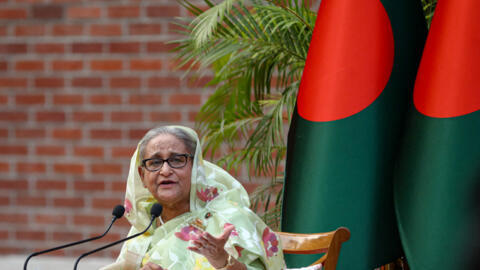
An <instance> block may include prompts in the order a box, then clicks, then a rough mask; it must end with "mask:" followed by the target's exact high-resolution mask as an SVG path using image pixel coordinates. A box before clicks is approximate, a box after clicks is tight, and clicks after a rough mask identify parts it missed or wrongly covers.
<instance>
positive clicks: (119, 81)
mask: <svg viewBox="0 0 480 270" xmlns="http://www.w3.org/2000/svg"><path fill="white" fill-rule="evenodd" d="M140 84H141V80H140V78H138V77H118V78H115V77H114V78H111V79H110V87H111V88H139V87H140Z"/></svg>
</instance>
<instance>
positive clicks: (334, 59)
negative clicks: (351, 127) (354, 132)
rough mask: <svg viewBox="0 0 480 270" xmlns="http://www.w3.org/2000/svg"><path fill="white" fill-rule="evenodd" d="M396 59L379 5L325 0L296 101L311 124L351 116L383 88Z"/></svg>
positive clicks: (386, 22) (390, 34)
mask: <svg viewBox="0 0 480 270" xmlns="http://www.w3.org/2000/svg"><path fill="white" fill-rule="evenodd" d="M393 59H394V40H393V32H392V28H391V25H390V20H389V18H388V15H387V13H386V11H385V9H384V7H383V5H382V3H381V2H380V1H379V0H369V1H347V0H323V1H322V2H321V6H320V8H319V11H318V17H317V21H316V23H315V29H314V31H313V36H312V40H311V43H310V48H309V51H308V57H307V61H306V63H305V69H304V71H303V75H302V80H301V82H300V89H299V93H298V98H297V109H298V113H299V115H300V116H301V117H302V118H304V119H307V120H310V121H317V122H320V121H333V120H338V119H342V118H346V117H349V116H352V115H354V114H356V113H358V112H360V111H362V110H363V109H365V108H366V107H368V106H369V105H370V104H372V103H373V102H374V101H375V100H376V99H377V98H378V96H379V95H380V94H381V93H382V91H383V89H384V88H385V86H386V84H387V82H388V80H389V78H390V74H391V71H392V67H393Z"/></svg>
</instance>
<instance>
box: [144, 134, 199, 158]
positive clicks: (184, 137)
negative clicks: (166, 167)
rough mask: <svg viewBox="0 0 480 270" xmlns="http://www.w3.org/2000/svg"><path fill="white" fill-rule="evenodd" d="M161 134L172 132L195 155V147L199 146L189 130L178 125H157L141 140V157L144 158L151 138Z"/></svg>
mask: <svg viewBox="0 0 480 270" xmlns="http://www.w3.org/2000/svg"><path fill="white" fill-rule="evenodd" d="M160 134H170V135H173V136H175V137H176V138H177V139H179V140H180V141H182V142H183V144H185V147H186V148H187V151H188V153H189V154H190V155H195V149H196V148H197V141H196V140H195V139H194V138H192V137H191V136H190V135H189V134H188V133H187V132H185V131H184V130H183V129H181V128H177V127H169V126H165V127H157V128H153V129H151V130H149V131H148V132H147V134H145V136H143V138H142V139H141V140H140V146H139V147H138V153H139V154H140V159H141V160H142V159H144V156H145V148H146V147H147V144H148V142H150V140H151V139H153V138H155V137H157V136H158V135H160Z"/></svg>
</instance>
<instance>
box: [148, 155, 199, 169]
mask: <svg viewBox="0 0 480 270" xmlns="http://www.w3.org/2000/svg"><path fill="white" fill-rule="evenodd" d="M179 156H181V157H185V158H186V160H185V164H183V165H182V166H180V167H174V166H172V165H171V164H170V161H168V160H169V159H171V158H175V157H179ZM193 157H194V156H193V155H190V154H176V155H173V156H171V157H168V158H166V159H163V158H147V159H144V160H142V167H144V168H145V169H146V170H147V171H149V172H156V171H159V170H160V169H162V167H163V165H164V164H165V162H167V163H168V166H170V168H173V169H180V168H183V167H185V166H186V165H187V163H188V158H192V159H193ZM149 160H161V161H162V164H161V165H160V167H159V168H158V169H156V170H150V169H149V168H147V162H148V161H149Z"/></svg>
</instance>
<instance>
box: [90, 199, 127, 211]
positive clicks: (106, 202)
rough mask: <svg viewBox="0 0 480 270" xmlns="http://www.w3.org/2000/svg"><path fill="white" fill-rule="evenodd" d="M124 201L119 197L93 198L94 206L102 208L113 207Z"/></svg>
mask: <svg viewBox="0 0 480 270" xmlns="http://www.w3.org/2000/svg"><path fill="white" fill-rule="evenodd" d="M122 203H123V201H122V200H121V199H118V198H93V200H92V206H93V207H94V208H102V209H112V208H113V206H115V205H117V204H122Z"/></svg>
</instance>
